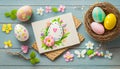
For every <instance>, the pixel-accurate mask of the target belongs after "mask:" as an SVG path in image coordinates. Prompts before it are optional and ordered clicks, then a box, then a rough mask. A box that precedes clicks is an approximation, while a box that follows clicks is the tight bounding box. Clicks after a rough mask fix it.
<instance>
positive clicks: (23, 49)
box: [21, 45, 29, 53]
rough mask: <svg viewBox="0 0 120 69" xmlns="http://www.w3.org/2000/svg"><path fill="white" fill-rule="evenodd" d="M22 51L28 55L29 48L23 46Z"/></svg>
mask: <svg viewBox="0 0 120 69" xmlns="http://www.w3.org/2000/svg"><path fill="white" fill-rule="evenodd" d="M21 50H22V52H23V53H28V50H29V47H28V46H25V45H23V46H22V47H21Z"/></svg>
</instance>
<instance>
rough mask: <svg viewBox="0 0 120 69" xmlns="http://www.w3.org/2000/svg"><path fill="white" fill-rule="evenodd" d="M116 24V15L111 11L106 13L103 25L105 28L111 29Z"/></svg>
mask: <svg viewBox="0 0 120 69" xmlns="http://www.w3.org/2000/svg"><path fill="white" fill-rule="evenodd" d="M115 25H116V16H115V15H114V14H112V13H110V14H108V15H107V16H106V18H105V21H104V27H105V29H107V30H112V29H113V28H114V27H115Z"/></svg>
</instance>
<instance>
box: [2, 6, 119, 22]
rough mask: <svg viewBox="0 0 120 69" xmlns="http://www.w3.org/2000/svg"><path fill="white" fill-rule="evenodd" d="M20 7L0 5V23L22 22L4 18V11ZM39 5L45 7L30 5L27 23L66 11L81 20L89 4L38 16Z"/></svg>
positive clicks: (67, 7)
mask: <svg viewBox="0 0 120 69" xmlns="http://www.w3.org/2000/svg"><path fill="white" fill-rule="evenodd" d="M20 7H21V6H0V24H2V23H15V24H16V23H22V22H20V21H19V20H11V19H10V18H6V17H5V16H4V13H5V12H10V11H11V10H12V9H18V8H20ZM39 7H42V8H45V6H32V9H33V16H32V18H31V20H30V21H29V22H27V23H31V22H33V21H38V20H42V19H46V18H49V17H54V16H57V15H61V14H64V13H68V12H71V13H73V15H74V16H76V17H77V18H79V19H80V20H81V21H82V22H83V17H84V14H85V12H86V11H87V10H88V8H89V6H66V10H65V12H64V13H54V12H51V13H48V14H46V13H45V12H44V15H43V16H40V15H38V14H37V11H36V9H37V8H39ZM82 7H83V9H81V8H82ZM116 8H118V9H119V10H120V6H116Z"/></svg>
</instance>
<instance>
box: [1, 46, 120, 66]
mask: <svg viewBox="0 0 120 69" xmlns="http://www.w3.org/2000/svg"><path fill="white" fill-rule="evenodd" d="M74 50H81V49H71V50H70V52H71V53H73V52H74ZM5 51H12V52H19V51H20V49H0V66H14V65H15V66H30V65H31V64H30V63H29V61H26V60H24V59H22V58H19V57H15V56H11V55H8V54H6V52H5ZM30 51H32V50H30ZM110 52H112V53H113V58H112V60H109V59H105V58H99V57H95V58H93V59H89V58H88V57H87V56H86V57H85V58H84V59H82V58H81V59H78V58H77V56H75V58H74V61H73V62H69V63H67V62H65V60H64V58H63V55H62V56H60V57H59V58H58V59H57V60H56V61H54V62H52V61H50V60H49V59H48V58H46V57H45V56H43V55H39V54H37V57H38V58H40V59H41V61H40V63H39V64H37V65H42V66H48V65H50V66H59V65H60V66H61V65H62V66H65V65H66V66H69V65H75V66H76V65H81V66H82V65H83V66H84V65H92V66H94V65H95V66H99V65H103V66H106V65H107V66H109V65H115V66H118V65H120V60H119V59H120V56H119V54H120V48H116V49H110ZM24 55H25V56H26V57H28V55H29V54H24ZM5 61H7V62H5Z"/></svg>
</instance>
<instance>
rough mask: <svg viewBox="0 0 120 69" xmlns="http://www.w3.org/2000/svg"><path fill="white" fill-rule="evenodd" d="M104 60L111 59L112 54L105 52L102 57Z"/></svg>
mask: <svg viewBox="0 0 120 69" xmlns="http://www.w3.org/2000/svg"><path fill="white" fill-rule="evenodd" d="M104 57H105V58H108V59H112V53H110V52H109V51H106V54H105V55H104Z"/></svg>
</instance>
